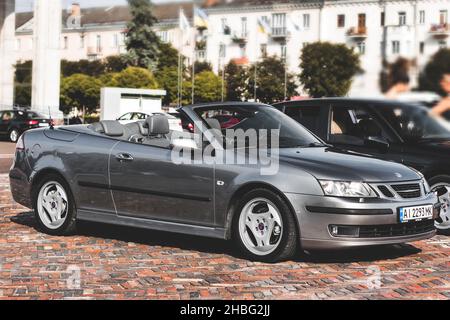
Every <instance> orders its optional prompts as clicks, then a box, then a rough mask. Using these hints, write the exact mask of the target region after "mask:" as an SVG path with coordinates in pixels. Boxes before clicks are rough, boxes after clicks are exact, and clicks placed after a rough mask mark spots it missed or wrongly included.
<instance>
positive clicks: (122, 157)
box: [116, 153, 134, 161]
mask: <svg viewBox="0 0 450 320" xmlns="http://www.w3.org/2000/svg"><path fill="white" fill-rule="evenodd" d="M116 159H117V160H118V161H133V160H134V158H133V157H132V156H131V155H130V154H128V153H119V154H118V155H116Z"/></svg>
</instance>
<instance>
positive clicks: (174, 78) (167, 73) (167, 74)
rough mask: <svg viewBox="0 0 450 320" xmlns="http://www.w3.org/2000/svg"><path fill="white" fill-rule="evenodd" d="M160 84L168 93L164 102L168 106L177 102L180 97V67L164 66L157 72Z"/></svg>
mask: <svg viewBox="0 0 450 320" xmlns="http://www.w3.org/2000/svg"><path fill="white" fill-rule="evenodd" d="M155 75H156V80H157V81H158V84H159V85H160V86H161V88H163V89H164V90H166V92H167V95H166V96H165V97H164V98H163V104H164V105H166V106H168V105H171V104H173V103H177V98H178V67H176V66H172V67H164V68H163V69H158V71H157V72H156V74H155Z"/></svg>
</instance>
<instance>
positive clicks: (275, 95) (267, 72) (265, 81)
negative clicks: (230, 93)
mask: <svg viewBox="0 0 450 320" xmlns="http://www.w3.org/2000/svg"><path fill="white" fill-rule="evenodd" d="M255 67H256V68H257V70H256V96H257V100H258V101H261V102H264V103H273V102H278V101H283V100H285V98H289V97H292V96H294V95H295V94H296V88H297V85H296V84H295V81H294V75H293V74H291V73H289V72H288V73H287V74H286V72H285V64H284V62H283V60H282V59H281V58H279V57H276V56H270V57H265V58H263V60H262V61H261V62H258V63H256V64H253V65H252V66H251V67H250V70H249V77H250V78H249V80H248V92H247V98H249V99H253V97H254V91H255V77H254V74H255ZM285 77H286V80H287V81H286V84H287V86H286V87H287V90H286V91H287V92H286V97H285Z"/></svg>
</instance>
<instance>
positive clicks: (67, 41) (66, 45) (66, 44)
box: [63, 36, 69, 49]
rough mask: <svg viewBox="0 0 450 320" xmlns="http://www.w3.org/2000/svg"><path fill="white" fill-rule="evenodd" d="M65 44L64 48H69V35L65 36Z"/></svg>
mask: <svg viewBox="0 0 450 320" xmlns="http://www.w3.org/2000/svg"><path fill="white" fill-rule="evenodd" d="M63 46H64V49H68V46H69V39H68V38H67V36H66V37H64V44H63Z"/></svg>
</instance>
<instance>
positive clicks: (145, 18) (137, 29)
mask: <svg viewBox="0 0 450 320" xmlns="http://www.w3.org/2000/svg"><path fill="white" fill-rule="evenodd" d="M128 5H129V8H130V13H131V16H132V19H131V21H130V22H129V23H128V28H127V33H126V39H125V44H126V46H127V51H128V54H127V58H128V61H129V62H130V64H131V65H133V66H136V67H142V68H148V69H150V70H154V69H155V68H156V66H157V63H158V57H159V47H160V42H161V41H160V39H159V37H158V36H157V35H156V33H155V32H154V31H153V25H154V24H155V23H156V22H157V19H156V18H155V16H154V15H153V12H152V3H151V1H150V0H128Z"/></svg>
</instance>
